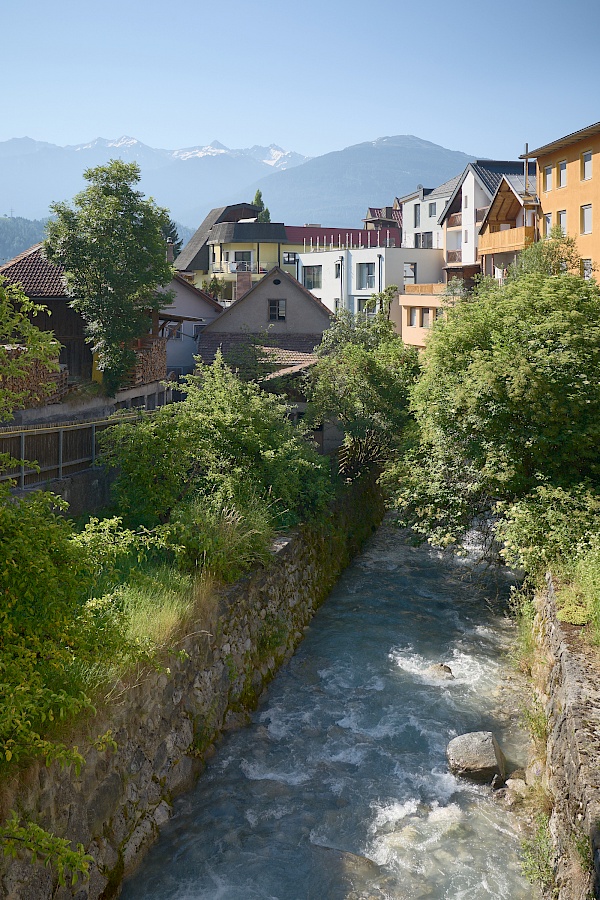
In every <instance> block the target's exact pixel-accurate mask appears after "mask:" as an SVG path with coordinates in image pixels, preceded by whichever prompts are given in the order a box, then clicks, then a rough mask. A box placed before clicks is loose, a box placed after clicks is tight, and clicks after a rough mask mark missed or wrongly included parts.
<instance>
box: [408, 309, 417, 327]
mask: <svg viewBox="0 0 600 900" xmlns="http://www.w3.org/2000/svg"><path fill="white" fill-rule="evenodd" d="M408 324H409V325H410V326H411V327H412V328H416V327H417V307H416V306H409V308H408Z"/></svg>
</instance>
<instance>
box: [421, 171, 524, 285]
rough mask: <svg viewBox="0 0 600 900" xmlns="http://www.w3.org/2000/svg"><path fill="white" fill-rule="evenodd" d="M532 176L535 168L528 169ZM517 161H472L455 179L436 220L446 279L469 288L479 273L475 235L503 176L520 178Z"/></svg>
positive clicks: (477, 242) (477, 233) (522, 172)
mask: <svg viewBox="0 0 600 900" xmlns="http://www.w3.org/2000/svg"><path fill="white" fill-rule="evenodd" d="M529 173H530V174H531V175H535V166H533V165H531V164H530V166H529ZM523 174H524V168H523V163H522V162H519V160H497V159H476V160H475V161H474V162H472V163H469V164H468V165H467V167H466V168H465V170H464V172H463V173H462V175H461V176H460V177H459V179H458V181H457V183H456V186H455V188H454V190H453V191H452V194H451V195H450V197H449V199H448V202H447V203H446V206H445V207H444V210H443V212H442V214H441V216H440V218H439V220H438V222H439V224H440V225H441V226H443V228H444V245H445V254H446V264H445V267H444V268H445V272H446V278H447V280H448V281H450V280H451V279H452V278H461V279H463V280H464V281H466V282H467V284H469V283H470V282H471V281H472V279H473V277H474V276H475V275H479V274H480V273H481V261H480V259H479V252H478V245H479V231H480V228H481V224H482V222H483V219H484V216H485V214H486V213H487V211H488V207H489V206H490V204H491V202H492V199H493V197H494V195H495V193H496V191H497V190H498V186H499V185H500V182H501V181H502V178H503V176H504V175H517V176H518V175H523Z"/></svg>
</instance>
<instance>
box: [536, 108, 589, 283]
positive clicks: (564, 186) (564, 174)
mask: <svg viewBox="0 0 600 900" xmlns="http://www.w3.org/2000/svg"><path fill="white" fill-rule="evenodd" d="M527 156H528V157H529V158H535V159H536V160H537V191H538V196H539V199H540V207H541V211H540V223H539V224H540V236H541V237H545V236H546V235H547V234H548V233H549V232H550V229H551V228H553V227H554V226H555V225H560V226H561V227H562V229H563V231H564V232H565V233H566V234H568V235H570V236H571V237H574V238H575V240H576V241H577V248H578V252H579V255H580V257H581V259H582V267H583V274H584V275H586V276H589V275H590V274H591V273H592V271H593V269H594V268H595V269H596V272H598V271H600V122H596V124H595V125H590V126H588V127H587V128H582V129H581V130H580V131H576V132H574V133H573V134H568V135H566V136H565V137H562V138H559V139H558V140H556V141H552V142H551V143H550V144H545V145H544V146H543V147H538V149H537V150H532V151H530V152H529V153H528V154H527Z"/></svg>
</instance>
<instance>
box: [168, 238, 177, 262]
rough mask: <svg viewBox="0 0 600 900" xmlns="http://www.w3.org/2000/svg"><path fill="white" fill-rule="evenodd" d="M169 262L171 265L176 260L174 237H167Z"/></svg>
mask: <svg viewBox="0 0 600 900" xmlns="http://www.w3.org/2000/svg"><path fill="white" fill-rule="evenodd" d="M167 262H168V263H169V265H173V263H174V262H175V250H174V248H173V240H172V238H167Z"/></svg>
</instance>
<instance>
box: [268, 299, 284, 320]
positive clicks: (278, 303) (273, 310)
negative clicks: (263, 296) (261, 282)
mask: <svg viewBox="0 0 600 900" xmlns="http://www.w3.org/2000/svg"><path fill="white" fill-rule="evenodd" d="M269 322H285V300H269Z"/></svg>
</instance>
